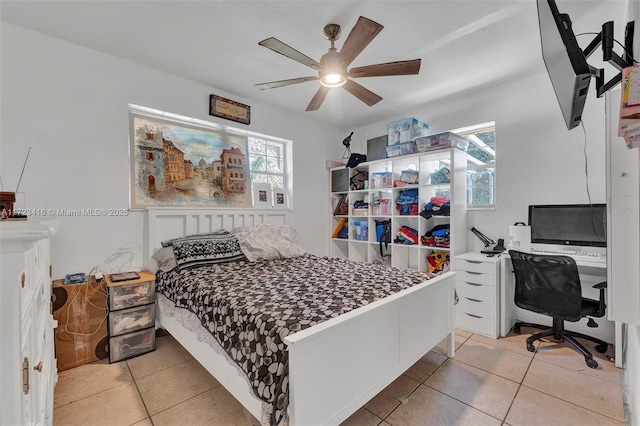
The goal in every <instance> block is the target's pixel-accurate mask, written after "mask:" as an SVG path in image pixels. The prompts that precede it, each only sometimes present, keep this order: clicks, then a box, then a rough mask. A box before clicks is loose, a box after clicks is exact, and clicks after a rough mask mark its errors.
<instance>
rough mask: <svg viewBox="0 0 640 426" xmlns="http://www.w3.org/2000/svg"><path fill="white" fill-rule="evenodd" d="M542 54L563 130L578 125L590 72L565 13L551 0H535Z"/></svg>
mask: <svg viewBox="0 0 640 426" xmlns="http://www.w3.org/2000/svg"><path fill="white" fill-rule="evenodd" d="M538 23H539V25H540V40H541V42H542V57H543V59H544V64H545V66H546V67H547V73H548V74H549V78H550V79H551V84H552V85H553V90H554V91H555V92H556V97H557V98H558V103H559V104H560V109H561V110H562V115H563V116H564V121H565V123H566V124H567V129H569V130H571V129H573V128H574V127H576V126H577V125H578V124H580V120H581V118H582V111H583V109H584V103H585V100H586V98H587V92H588V91H589V82H590V81H591V76H592V75H591V71H590V69H589V65H588V64H587V58H586V57H585V55H584V52H583V51H582V49H580V46H578V42H577V41H576V37H575V35H574V33H573V29H572V28H571V19H569V15H567V14H565V13H560V12H559V11H558V8H557V6H556V3H555V1H554V0H538Z"/></svg>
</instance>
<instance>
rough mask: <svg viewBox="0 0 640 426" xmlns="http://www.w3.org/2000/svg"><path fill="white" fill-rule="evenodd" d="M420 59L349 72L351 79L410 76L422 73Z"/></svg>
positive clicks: (388, 63)
mask: <svg viewBox="0 0 640 426" xmlns="http://www.w3.org/2000/svg"><path fill="white" fill-rule="evenodd" d="M420 62H421V60H420V59H414V60H411V61H397V62H387V63H385V64H376V65H367V66H364V67H355V68H351V69H350V70H349V77H354V78H357V77H382V76H386V75H410V74H418V73H419V72H420Z"/></svg>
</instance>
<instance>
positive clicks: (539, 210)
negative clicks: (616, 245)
mask: <svg viewBox="0 0 640 426" xmlns="http://www.w3.org/2000/svg"><path fill="white" fill-rule="evenodd" d="M529 226H530V227H531V242H532V243H542V244H558V245H565V246H589V247H606V246H607V209H606V204H554V205H531V206H529Z"/></svg>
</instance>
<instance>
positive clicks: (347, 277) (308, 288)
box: [157, 255, 428, 424]
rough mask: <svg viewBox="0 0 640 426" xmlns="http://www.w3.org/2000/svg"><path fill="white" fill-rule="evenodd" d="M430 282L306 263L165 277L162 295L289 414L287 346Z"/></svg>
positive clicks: (309, 258)
mask: <svg viewBox="0 0 640 426" xmlns="http://www.w3.org/2000/svg"><path fill="white" fill-rule="evenodd" d="M427 279H428V276H427V275H426V274H422V273H418V272H414V271H405V270H399V269H396V268H389V267H386V266H382V265H374V264H368V263H366V264H365V263H356V262H351V261H348V260H344V259H334V258H331V259H330V258H326V257H317V256H313V255H305V256H300V257H294V258H290V259H282V260H269V261H261V262H248V261H240V262H232V263H223V264H215V265H207V266H200V267H194V268H191V269H184V268H183V269H178V268H176V269H174V270H172V271H170V272H164V273H163V272H159V273H158V276H157V291H158V292H160V293H162V294H163V295H165V296H166V297H167V298H169V299H170V300H171V301H173V302H174V303H175V305H176V307H178V308H184V309H188V310H189V311H191V312H193V313H194V314H196V315H197V316H198V318H199V319H200V321H201V323H202V325H203V326H204V327H205V328H206V329H207V330H208V331H209V332H210V333H211V334H212V335H213V337H214V338H215V339H216V340H217V341H218V342H219V343H220V345H221V346H222V347H223V349H224V350H225V351H226V352H227V354H228V355H229V356H230V358H231V359H232V360H234V361H235V362H236V363H237V365H238V366H239V367H240V368H241V369H242V370H243V371H244V372H245V374H246V375H247V378H248V380H249V383H250V384H251V386H252V388H253V392H254V393H255V395H256V396H257V397H258V398H259V399H261V400H262V401H264V402H267V403H270V404H272V406H273V415H272V419H271V423H272V424H276V423H278V422H279V420H280V419H281V418H282V415H283V414H285V413H286V406H287V389H288V380H287V377H288V364H287V360H288V351H287V347H286V344H285V343H284V338H285V337H286V336H288V335H289V334H292V333H295V332H296V331H299V330H303V329H306V328H309V327H311V326H313V325H315V324H318V323H320V322H322V321H325V320H327V319H330V318H332V317H335V316H338V315H340V314H342V313H345V312H349V311H352V310H354V309H356V308H359V307H361V306H365V305H367V304H369V303H371V302H374V301H376V300H379V299H382V298H384V297H386V296H389V295H391V294H393V293H396V292H398V291H401V290H404V289H406V288H409V287H411V286H413V285H416V284H419V283H421V282H423V281H425V280H427Z"/></svg>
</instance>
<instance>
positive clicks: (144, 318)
mask: <svg viewBox="0 0 640 426" xmlns="http://www.w3.org/2000/svg"><path fill="white" fill-rule="evenodd" d="M155 324H156V305H155V304H151V305H143V306H138V307H136V308H131V309H123V310H120V311H114V312H111V313H110V314H109V335H110V336H118V335H121V334H124V333H129V332H131V331H136V330H141V329H144V328H149V327H153V326H154V325H155Z"/></svg>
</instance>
